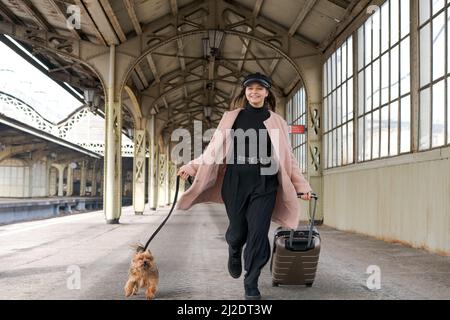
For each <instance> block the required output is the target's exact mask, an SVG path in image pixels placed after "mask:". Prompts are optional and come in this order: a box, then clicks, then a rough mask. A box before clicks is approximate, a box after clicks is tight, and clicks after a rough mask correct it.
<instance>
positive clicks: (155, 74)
mask: <svg viewBox="0 0 450 320" xmlns="http://www.w3.org/2000/svg"><path fill="white" fill-rule="evenodd" d="M147 62H148V65H149V66H150V70H152V73H153V77H154V78H155V82H156V83H160V82H161V78H160V76H159V73H158V70H157V69H156V65H155V61H154V60H153V57H152V54H151V53H149V54H148V55H147Z"/></svg>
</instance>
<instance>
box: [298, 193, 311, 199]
mask: <svg viewBox="0 0 450 320" xmlns="http://www.w3.org/2000/svg"><path fill="white" fill-rule="evenodd" d="M300 198H301V199H303V200H311V198H312V196H311V192H308V193H304V194H302V195H301V196H300Z"/></svg>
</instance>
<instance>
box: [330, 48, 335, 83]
mask: <svg viewBox="0 0 450 320" xmlns="http://www.w3.org/2000/svg"><path fill="white" fill-rule="evenodd" d="M331 74H332V79H331V90H334V89H336V52H335V53H333V55H332V56H331Z"/></svg>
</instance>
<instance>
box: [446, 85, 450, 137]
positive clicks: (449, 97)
mask: <svg viewBox="0 0 450 320" xmlns="http://www.w3.org/2000/svg"><path fill="white" fill-rule="evenodd" d="M449 105H450V85H448V84H447V144H450V107H449Z"/></svg>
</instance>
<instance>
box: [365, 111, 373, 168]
mask: <svg viewBox="0 0 450 320" xmlns="http://www.w3.org/2000/svg"><path fill="white" fill-rule="evenodd" d="M364 119H365V128H364V160H365V161H367V160H370V159H371V156H372V155H371V153H372V113H369V114H368V115H366V116H365V118H364Z"/></svg>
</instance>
